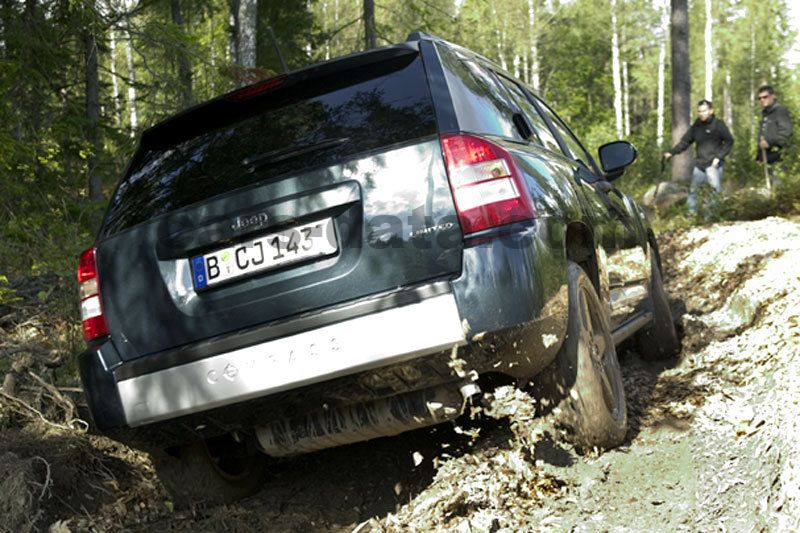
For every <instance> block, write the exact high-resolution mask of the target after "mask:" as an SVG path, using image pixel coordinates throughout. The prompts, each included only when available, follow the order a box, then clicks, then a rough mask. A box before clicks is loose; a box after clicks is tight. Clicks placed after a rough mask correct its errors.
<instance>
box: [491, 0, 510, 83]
mask: <svg viewBox="0 0 800 533" xmlns="http://www.w3.org/2000/svg"><path fill="white" fill-rule="evenodd" d="M492 20H494V21H495V23H496V24H497V25H496V26H495V27H494V37H495V45H496V46H497V59H498V60H499V61H500V66H501V67H503V70H508V63H507V62H506V56H505V53H503V50H504V48H505V47H504V46H503V44H504V43H503V41H504V36H503V31H502V30H501V28H500V18H499V17H498V15H497V8H496V7H495V5H494V4H492Z"/></svg>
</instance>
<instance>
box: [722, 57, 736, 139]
mask: <svg viewBox="0 0 800 533" xmlns="http://www.w3.org/2000/svg"><path fill="white" fill-rule="evenodd" d="M722 103H723V105H724V106H725V123H726V124H727V125H728V129H730V130H731V131H733V126H734V121H733V99H732V98H731V71H730V70H728V71H726V72H725V85H724V86H723V88H722Z"/></svg>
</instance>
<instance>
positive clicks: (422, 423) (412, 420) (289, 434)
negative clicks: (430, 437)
mask: <svg viewBox="0 0 800 533" xmlns="http://www.w3.org/2000/svg"><path fill="white" fill-rule="evenodd" d="M477 394H480V388H478V385H477V384H475V383H473V382H471V381H465V382H460V383H453V384H450V385H442V386H439V387H433V388H430V389H423V390H420V391H414V392H409V393H405V394H400V395H398V396H392V397H389V398H381V399H379V400H375V401H372V402H367V403H361V404H355V405H346V406H342V407H337V408H335V409H328V410H323V411H317V412H313V413H309V414H307V415H304V416H300V417H297V418H289V419H283V420H279V421H276V422H272V423H270V424H268V425H266V426H261V427H257V428H256V438H257V440H258V444H259V446H260V448H261V451H263V452H264V453H266V454H268V455H270V456H272V457H286V456H290V455H297V454H302V453H308V452H313V451H317V450H323V449H325V448H332V447H334V446H342V445H344V444H352V443H354V442H361V441H365V440H370V439H375V438H378V437H389V436H393V435H399V434H400V433H404V432H406V431H410V430H412V429H419V428H422V427H426V426H432V425H434V424H439V423H442V422H446V421H448V420H453V419H455V418H458V417H459V416H460V415H461V413H463V412H464V408H465V407H466V404H467V400H468V399H470V398H472V397H473V396H475V395H477Z"/></svg>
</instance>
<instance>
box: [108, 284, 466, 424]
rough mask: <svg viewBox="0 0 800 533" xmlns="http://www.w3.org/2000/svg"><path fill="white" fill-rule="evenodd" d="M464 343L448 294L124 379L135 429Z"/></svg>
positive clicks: (124, 398)
mask: <svg viewBox="0 0 800 533" xmlns="http://www.w3.org/2000/svg"><path fill="white" fill-rule="evenodd" d="M465 343H466V340H465V337H464V332H463V329H462V327H461V318H460V316H459V313H458V308H457V306H456V302H455V298H454V297H453V295H452V294H445V295H441V296H436V297H433V298H428V299H426V300H423V301H421V302H418V303H414V304H410V305H405V306H402V307H397V308H394V309H389V310H386V311H381V312H378V313H374V314H371V315H366V316H361V317H358V318H353V319H351V320H346V321H343V322H339V323H337V324H331V325H329V326H324V327H321V328H318V329H314V330H311V331H305V332H303V333H298V334H296V335H291V336H288V337H283V338H280V339H276V340H272V341H268V342H265V343H261V344H256V345H253V346H248V347H246V348H241V349H238V350H234V351H231V352H227V353H222V354H219V355H215V356H212V357H208V358H206V359H201V360H198V361H194V362H191V363H187V364H184V365H181V366H177V367H172V368H168V369H166V370H160V371H158V372H153V373H151V374H145V375H142V376H137V377H134V378H130V379H126V380H123V381H120V382H119V383H118V384H117V385H118V387H119V394H120V398H121V400H122V406H123V409H124V411H125V417H126V419H127V423H128V425H130V426H140V425H143V424H148V423H151V422H156V421H159V420H166V419H170V418H175V417H178V416H182V415H186V414H190V413H195V412H199V411H205V410H208V409H212V408H215V407H220V406H223V405H228V404H232V403H236V402H240V401H244V400H248V399H251V398H256V397H260V396H264V395H267V394H272V393H276V392H280V391H284V390H289V389H293V388H297V387H300V386H303V385H308V384H311V383H316V382H320V381H325V380H329V379H332V378H336V377H340V376H345V375H348V374H352V373H355V372H358V371H362V370H367V369H371V368H376V367H380V366H384V365H387V364H391V363H394V362H398V361H402V360H407V359H411V358H414V357H417V356H420V355H425V354H430V353H437V352H439V351H441V350H444V349H447V348H450V347H452V346H453V345H463V344H465Z"/></svg>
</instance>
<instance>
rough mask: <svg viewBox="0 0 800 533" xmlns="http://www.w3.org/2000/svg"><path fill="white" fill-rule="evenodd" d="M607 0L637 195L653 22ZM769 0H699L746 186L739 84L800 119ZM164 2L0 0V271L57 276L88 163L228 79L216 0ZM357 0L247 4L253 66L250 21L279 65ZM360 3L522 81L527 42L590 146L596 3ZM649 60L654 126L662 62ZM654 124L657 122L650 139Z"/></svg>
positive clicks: (782, 24)
mask: <svg viewBox="0 0 800 533" xmlns="http://www.w3.org/2000/svg"><path fill="white" fill-rule="evenodd" d="M126 5H127V6H129V7H125V6H126ZM617 5H618V27H619V30H620V35H619V37H620V49H621V60H622V61H623V63H625V64H626V65H627V66H628V74H629V76H628V78H629V91H628V95H629V98H628V103H629V109H630V113H629V117H630V125H631V133H630V136H629V140H631V141H632V142H633V143H634V144H635V145H636V146H637V148H638V153H639V157H638V161H637V163H636V164H635V165H634V166H633V167H632V168H631V169H629V170H628V172H627V173H626V176H624V177H623V178H622V179H621V180H620V182H619V183H620V184H621V186H622V187H623V188H624V189H625V190H627V191H628V192H632V193H634V194H641V193H642V192H644V191H645V190H646V189H647V188H648V187H649V186H651V185H652V184H654V183H656V182H658V181H661V180H663V179H666V177H665V174H664V173H662V170H661V161H660V152H661V151H663V149H664V148H666V147H659V146H658V145H657V142H656V137H657V131H656V128H657V117H656V109H657V85H658V52H659V45H660V43H661V42H662V40H663V39H664V34H663V33H662V30H661V28H660V21H661V12H660V11H659V8H658V7H657V6H654V4H653V2H651V1H649V0H618V1H617ZM786 5H787V2H786V0H769V1H768V2H766V3H765V2H756V1H755V0H713V13H714V27H713V39H714V55H715V74H714V79H713V92H714V100H715V102H716V108H717V113H718V115H719V116H721V117H722V118H724V119H725V120H726V121H727V122H728V124H729V125H730V126H731V129H732V132H733V133H734V136H735V139H736V143H735V145H734V151H733V153H732V154H731V156H730V157H729V158H728V161H727V163H726V174H725V175H726V178H725V179H726V180H727V181H730V182H732V183H735V184H736V185H737V186H739V187H745V186H760V185H761V184H762V183H763V174H762V173H761V169H760V168H759V167H758V166H757V165H756V163H755V157H754V155H755V139H754V137H755V129H756V127H757V123H758V122H757V121H758V119H759V111H760V109H759V108H758V105H757V103H756V102H755V100H754V98H753V97H754V90H755V88H756V87H758V86H759V85H760V84H762V83H766V82H769V83H772V84H773V85H775V86H776V88H777V89H778V91H779V97H780V99H781V100H782V101H783V103H784V104H786V105H787V106H788V107H789V109H790V110H791V111H792V112H793V114H794V116H795V117H796V119H800V96H798V95H800V81H799V80H798V76H797V70H796V68H793V69H790V68H788V67H787V66H786V65H784V64H783V63H782V60H781V57H782V54H783V52H784V51H785V50H786V49H787V48H788V47H789V46H790V43H791V41H792V39H793V38H794V30H792V29H791V27H790V24H789V22H788V19H787V16H786V12H787V10H786ZM179 6H180V8H181V12H182V15H183V23H182V24H179V23H176V22H175V21H173V18H172V12H171V2H167V1H163V2H154V1H144V0H140V1H138V2H137V1H133V2H94V1H90V2H74V1H70V2H63V1H59V0H28V1H26V2H21V1H16V2H8V1H7V2H0V93H2V95H3V98H1V99H0V124H1V125H2V126H0V275H7V276H12V275H14V276H16V275H25V274H39V273H46V272H55V273H57V274H59V275H62V276H67V275H69V276H71V275H72V272H73V270H74V265H75V259H76V257H77V254H78V253H79V252H80V250H82V249H83V248H85V247H87V246H88V245H89V244H90V243H91V240H92V234H93V233H94V231H95V229H96V225H97V220H98V216H99V213H100V211H101V210H102V208H103V202H100V203H92V202H90V201H89V200H88V191H87V185H88V181H89V176H90V174H92V175H97V176H101V178H102V186H103V193H104V195H105V197H106V198H108V197H109V196H110V194H111V192H112V191H113V188H114V186H115V184H116V182H117V180H118V179H119V177H120V176H121V175H122V174H123V172H124V171H125V167H126V164H127V161H128V159H129V158H130V155H131V154H132V152H133V150H134V149H135V145H136V139H137V138H138V136H139V134H140V133H141V131H142V130H143V129H144V128H146V127H148V126H150V125H152V124H154V123H155V122H157V121H159V120H162V119H163V118H165V117H167V116H170V115H172V114H174V113H176V112H178V111H180V110H181V109H182V108H184V107H185V106H187V105H191V104H193V103H197V102H201V101H204V100H207V99H209V98H212V97H214V96H216V95H218V94H220V93H223V92H225V91H228V90H231V89H232V88H234V87H235V86H236V84H237V83H238V82H239V81H240V79H241V77H240V74H241V73H240V72H239V71H238V70H237V68H236V66H235V65H233V62H234V61H233V57H232V53H231V27H230V22H229V21H230V16H231V12H230V6H231V3H230V2H219V1H214V0H179ZM361 9H362V3H361V2H345V1H344V0H314V1H312V2H307V1H305V0H288V1H286V2H259V11H258V25H257V43H258V49H257V62H258V66H259V67H260V69H261V70H260V72H261V73H262V74H269V73H274V72H279V71H280V70H281V67H280V63H279V61H278V58H277V54H276V52H275V50H274V48H273V46H272V42H271V40H270V39H269V35H268V33H267V28H268V27H271V28H272V29H273V30H274V32H275V35H276V38H277V41H278V43H279V46H280V48H281V52H282V54H283V56H284V58H285V59H286V62H287V63H288V64H289V66H290V68H299V67H302V66H304V65H307V64H309V63H312V62H316V61H322V60H325V59H329V58H332V57H336V56H340V55H344V54H348V53H352V52H355V51H358V50H361V49H363V47H364V39H363V31H364V26H363V23H362V20H361V16H362V13H361ZM375 10H376V32H377V35H378V41H379V45H383V44H389V43H394V42H399V41H402V40H403V39H405V37H406V35H407V34H408V33H409V32H411V31H416V30H422V31H427V32H429V33H433V34H436V35H441V36H442V37H445V38H447V39H450V40H452V41H454V42H457V43H460V44H462V45H464V46H466V47H468V48H472V49H474V50H476V51H478V52H479V53H482V54H484V55H485V56H487V57H488V58H490V59H492V60H494V61H495V62H497V63H498V64H500V65H503V66H504V68H505V69H506V70H508V71H509V72H510V73H511V74H513V75H515V76H516V77H518V78H519V79H522V80H523V81H525V82H527V83H528V84H529V85H532V84H533V82H534V76H533V55H532V48H535V49H536V50H537V53H538V67H539V70H538V74H539V80H540V84H539V93H540V95H541V96H542V97H543V98H544V99H545V100H547V101H548V102H549V103H551V104H552V105H553V107H554V108H555V109H556V110H557V111H558V113H559V114H560V115H561V116H562V117H563V118H564V119H565V120H566V121H567V122H568V123H569V124H570V125H571V127H572V128H573V129H574V130H575V132H576V133H577V134H578V136H579V137H581V139H582V140H583V141H584V144H585V145H586V147H587V148H588V149H589V151H590V152H592V153H596V149H597V147H598V146H599V145H601V144H603V143H605V142H608V141H610V140H613V139H614V138H615V137H616V133H615V127H614V90H613V83H612V73H611V14H610V9H609V3H608V2H607V0H573V1H570V2H550V1H545V0H509V1H507V2H502V3H501V2H486V1H484V0H464V1H463V2H459V3H456V2H453V1H452V0H404V1H399V0H381V1H377V2H376V3H375ZM704 22H705V13H704V6H703V2H694V3H693V7H692V11H691V13H690V25H691V28H692V29H691V41H690V45H691V57H692V62H691V65H692V73H693V84H692V99H693V100H694V101H696V100H698V99H699V98H701V97H702V96H703V94H702V91H703V76H704V71H703V67H704V65H703V53H704V43H703V39H702V28H703V24H704ZM87 36H92V37H93V38H94V42H95V43H96V49H95V50H94V53H96V55H97V58H98V60H99V77H100V115H101V116H100V128H99V132H98V131H97V128H96V126H94V125H93V123H91V121H90V120H89V119H88V118H87V116H88V114H87V104H86V101H87V100H86V85H85V80H86V73H87V71H86V64H87V63H86V57H87V55H86V54H87V49H86V48H85V46H86V44H85V43H86V42H87V41H86V37H87ZM112 45H113V48H112ZM129 55H130V59H131V64H130V65H129V64H128V56H129ZM181 55H185V57H186V58H188V62H189V66H190V70H191V74H192V76H191V99H190V100H189V101H186V99H185V98H184V94H185V93H184V92H183V91H182V89H183V88H182V85H181V84H182V79H181V77H180V73H179V57H181ZM668 57H669V56H667V58H668ZM666 75H667V78H666V87H667V94H666V100H667V101H666V102H665V104H666V110H667V116H666V117H665V119H666V127H667V128H668V127H669V122H670V119H669V101H668V100H669V65H667V70H666ZM724 94H727V95H729V98H727V99H726V98H723V95H724ZM726 100H729V101H730V105H728V102H727V101H726ZM134 110H135V111H136V113H135V114H134ZM134 119H135V120H136V123H134ZM796 126H797V127H798V128H800V123H797V124H796ZM95 135H97V136H98V137H99V142H94V139H95ZM669 138H670V135H669V134H668V131H667V132H665V144H668V143H669ZM787 167H788V168H789V174H790V175H793V176H797V175H799V174H800V164H798V160H797V158H796V157H793V158H791V159H790V161H789V162H788V165H787ZM796 188H797V186H796V182H795V181H791V182H789V181H788V180H787V183H786V186H785V187H784V188H783V189H781V190H779V191H777V192H776V194H775V196H774V198H773V199H770V200H764V201H762V200H760V199H758V198H755V197H753V196H752V195H747V194H744V193H742V194H734V195H733V196H731V197H730V198H729V199H726V200H724V201H723V202H722V203H721V204H720V207H719V213H718V215H717V216H719V217H720V218H730V217H752V216H756V215H758V216H760V215H761V214H763V213H775V212H777V213H780V212H789V211H796V210H797V202H798V200H797V198H798V193H797V190H796ZM675 209H676V211H675V212H674V213H673V212H670V213H667V214H662V216H669V217H673V219H674V220H675V221H676V222H675V223H677V224H682V223H684V222H691V221H690V220H689V219H688V218H686V217H685V216H684V215H682V214H681V211H680V210H681V209H682V208H680V207H676V208H675ZM684 210H685V209H684ZM0 291H2V285H1V284H0ZM2 294H5V293H2Z"/></svg>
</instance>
